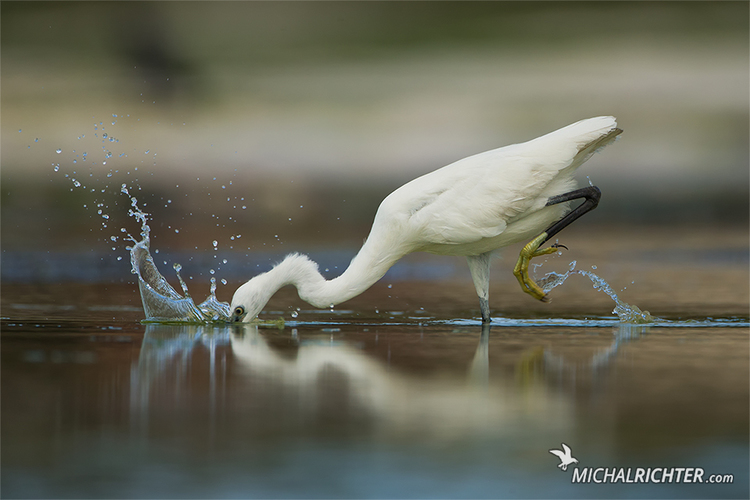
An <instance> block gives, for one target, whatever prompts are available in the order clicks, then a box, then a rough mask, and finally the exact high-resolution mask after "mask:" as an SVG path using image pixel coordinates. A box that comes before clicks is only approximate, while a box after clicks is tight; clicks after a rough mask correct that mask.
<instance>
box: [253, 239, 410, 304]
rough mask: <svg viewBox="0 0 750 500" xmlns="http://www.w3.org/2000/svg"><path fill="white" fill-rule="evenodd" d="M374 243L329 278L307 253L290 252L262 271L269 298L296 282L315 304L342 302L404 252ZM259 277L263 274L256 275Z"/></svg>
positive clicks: (367, 286) (369, 285)
mask: <svg viewBox="0 0 750 500" xmlns="http://www.w3.org/2000/svg"><path fill="white" fill-rule="evenodd" d="M372 247H373V245H368V244H367V243H366V244H365V245H364V246H363V247H362V249H361V250H360V251H359V253H358V254H357V255H356V257H354V259H352V261H351V263H350V264H349V267H348V268H347V269H346V271H344V273H343V274H342V275H341V276H339V277H338V278H334V279H332V280H326V279H325V278H324V277H323V276H322V275H321V274H320V272H319V271H318V265H317V264H316V263H314V262H313V261H311V260H310V259H308V258H307V257H306V256H304V255H299V254H294V255H289V256H287V257H286V258H285V259H284V260H283V261H282V262H281V263H280V264H278V265H277V266H276V267H274V268H273V269H271V270H270V271H269V272H267V273H266V274H265V275H262V279H263V280H264V281H265V282H264V283H263V287H264V288H265V290H266V291H267V293H269V296H268V298H269V299H270V296H271V295H273V294H274V293H275V292H276V290H278V289H279V288H281V287H283V286H285V285H294V286H296V287H297V291H298V293H299V296H300V298H301V299H302V300H304V301H305V302H308V303H309V304H311V305H313V306H315V307H320V308H325V307H330V306H331V305H336V304H340V303H341V302H344V301H346V300H349V299H351V298H352V297H356V296H357V295H359V294H360V293H362V292H364V291H365V290H367V289H368V288H370V287H371V286H372V285H373V284H374V283H375V282H376V281H378V280H379V279H380V278H382V277H383V275H384V274H385V273H386V271H388V269H389V268H390V267H391V266H392V265H393V264H394V263H395V262H396V261H397V260H398V259H399V258H400V257H401V256H402V255H401V254H400V253H394V252H382V251H375V249H373V248H372ZM259 278H261V276H258V277H257V278H256V279H259Z"/></svg>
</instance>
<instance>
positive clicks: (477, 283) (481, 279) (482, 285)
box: [466, 252, 492, 323]
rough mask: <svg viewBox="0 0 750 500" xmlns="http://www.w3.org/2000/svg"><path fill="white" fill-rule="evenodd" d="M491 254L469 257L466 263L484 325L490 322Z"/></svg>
mask: <svg viewBox="0 0 750 500" xmlns="http://www.w3.org/2000/svg"><path fill="white" fill-rule="evenodd" d="M491 256H492V253H491V252H487V253H483V254H481V255H468V256H467V257H466V262H467V263H468V264H469V271H471V279H472V280H473V281H474V288H476V290H477V295H478V296H479V307H480V309H481V311H482V323H489V322H490V321H491V320H490V258H491Z"/></svg>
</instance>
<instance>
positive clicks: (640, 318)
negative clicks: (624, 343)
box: [537, 260, 654, 325]
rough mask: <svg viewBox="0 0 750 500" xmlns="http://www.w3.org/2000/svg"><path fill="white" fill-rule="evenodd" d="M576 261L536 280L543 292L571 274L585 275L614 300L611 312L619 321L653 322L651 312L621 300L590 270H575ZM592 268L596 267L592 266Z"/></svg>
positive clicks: (639, 323) (595, 287) (558, 284)
mask: <svg viewBox="0 0 750 500" xmlns="http://www.w3.org/2000/svg"><path fill="white" fill-rule="evenodd" d="M576 263H577V262H576V261H575V260H574V261H573V262H571V263H570V267H569V268H568V271H567V272H566V273H564V274H559V273H556V272H554V271H553V272H550V273H547V274H545V275H544V276H543V277H542V278H540V279H539V280H537V283H538V284H539V286H540V287H541V288H542V290H544V293H549V292H550V291H551V290H552V289H553V288H555V287H558V286H560V285H562V284H563V283H565V280H567V279H568V278H569V277H570V276H571V275H573V274H580V275H582V276H586V277H587V278H589V279H590V280H591V282H592V283H593V284H594V289H595V290H599V291H600V292H604V293H606V294H607V295H609V296H610V298H611V299H612V300H614V301H615V308H614V310H613V311H612V312H613V313H615V314H616V315H617V317H618V318H619V319H620V323H629V324H636V325H642V324H648V323H653V322H654V317H653V316H651V313H649V312H648V311H642V310H641V309H640V308H639V307H638V306H634V305H631V304H628V303H626V302H624V301H622V300H621V299H620V298H619V297H618V296H617V294H616V293H615V291H614V290H612V287H611V286H610V285H609V283H607V282H606V281H605V280H604V279H603V278H601V277H599V276H597V275H596V274H594V273H592V272H590V271H581V270H576V268H575V267H576ZM594 269H596V268H595V267H594Z"/></svg>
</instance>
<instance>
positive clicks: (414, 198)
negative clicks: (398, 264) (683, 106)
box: [373, 116, 621, 255]
mask: <svg viewBox="0 0 750 500" xmlns="http://www.w3.org/2000/svg"><path fill="white" fill-rule="evenodd" d="M620 132H621V131H620V130H619V129H617V122H616V121H615V119H614V118H613V117H611V116H602V117H596V118H589V119H587V120H582V121H579V122H576V123H573V124H572V125H568V126H567V127H563V128H561V129H558V130H556V131H554V132H551V133H549V134H546V135H543V136H541V137H538V138H536V139H532V140H530V141H528V142H524V143H520V144H512V145H510V146H505V147H502V148H498V149H493V150H491V151H486V152H484V153H480V154H477V155H473V156H469V157H467V158H464V159H462V160H459V161H457V162H455V163H452V164H450V165H448V166H445V167H443V168H440V169H438V170H435V171H433V172H430V173H428V174H426V175H423V176H422V177H419V178H417V179H414V180H413V181H411V182H409V183H407V184H405V185H404V186H402V187H400V188H399V189H397V190H396V191H394V192H393V193H391V194H390V195H389V196H388V197H387V198H386V199H385V200H384V201H383V203H382V204H381V206H380V208H379V209H378V213H377V214H376V218H375V224H374V225H373V231H379V230H380V229H381V227H382V228H383V229H387V231H388V232H389V234H391V235H393V234H395V231H394V229H396V228H399V229H400V232H401V233H402V234H404V235H406V236H407V238H406V239H405V240H404V245H405V248H406V247H408V246H411V247H412V248H410V249H408V251H413V250H415V249H418V250H425V251H429V252H435V253H444V254H456V255H466V254H471V253H482V252H486V251H488V250H490V249H492V248H498V247H500V246H504V245H507V244H510V243H514V242H516V241H521V240H522V239H525V238H527V237H528V235H529V234H530V233H534V232H538V231H541V230H543V229H544V227H540V226H543V225H544V224H549V223H551V222H554V220H556V219H557V218H559V217H561V216H562V215H563V214H564V212H565V210H566V207H565V206H563V205H560V206H555V207H546V208H545V205H546V201H547V199H548V198H549V197H551V196H555V195H559V194H561V193H563V192H567V191H570V190H572V189H574V188H575V187H576V183H575V180H574V179H573V173H574V171H575V169H576V168H577V167H578V166H580V165H581V164H582V163H583V162H585V161H586V160H587V159H588V158H589V157H590V156H591V155H592V154H593V153H594V152H595V151H596V150H597V149H599V148H602V147H604V146H606V145H607V144H609V143H610V142H612V141H614V139H615V138H616V136H617V135H618V134H619V133H620ZM524 220H525V223H524V224H520V222H522V221H524ZM511 226H512V227H511Z"/></svg>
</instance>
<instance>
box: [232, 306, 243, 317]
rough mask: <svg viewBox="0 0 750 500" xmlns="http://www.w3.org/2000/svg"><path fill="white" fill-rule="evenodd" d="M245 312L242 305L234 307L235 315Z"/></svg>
mask: <svg viewBox="0 0 750 500" xmlns="http://www.w3.org/2000/svg"><path fill="white" fill-rule="evenodd" d="M243 314H245V308H244V307H242V306H237V307H235V308H234V315H235V316H242V315H243Z"/></svg>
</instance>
